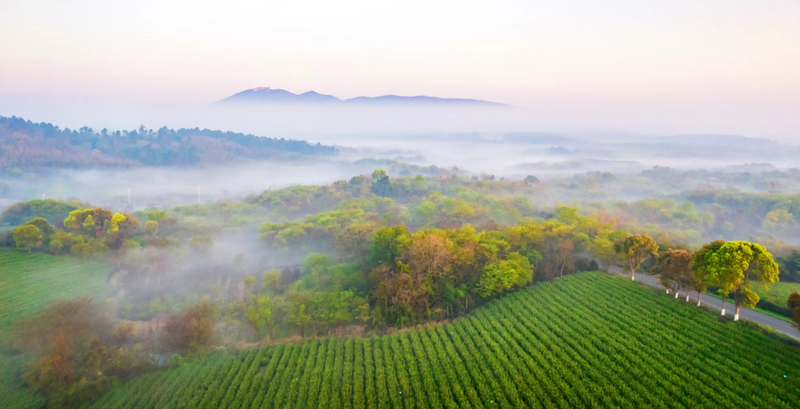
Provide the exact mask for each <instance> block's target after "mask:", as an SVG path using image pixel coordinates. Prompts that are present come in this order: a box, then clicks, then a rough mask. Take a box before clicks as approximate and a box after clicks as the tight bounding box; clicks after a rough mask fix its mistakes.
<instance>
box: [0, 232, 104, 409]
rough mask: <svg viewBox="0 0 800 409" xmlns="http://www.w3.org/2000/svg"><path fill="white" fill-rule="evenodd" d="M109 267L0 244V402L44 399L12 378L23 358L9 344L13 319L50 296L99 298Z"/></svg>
mask: <svg viewBox="0 0 800 409" xmlns="http://www.w3.org/2000/svg"><path fill="white" fill-rule="evenodd" d="M111 270H112V267H111V266H109V265H108V264H104V263H99V262H94V261H88V260H81V259H78V258H73V257H56V256H51V255H48V254H39V253H37V254H25V253H23V252H18V251H13V250H8V249H6V248H0V407H13V408H19V409H21V408H39V407H41V406H42V405H43V404H44V402H46V401H45V399H44V398H43V397H42V396H41V395H37V394H33V393H32V392H31V391H30V390H29V389H27V388H25V387H24V385H22V383H21V382H20V380H19V378H17V377H16V375H17V373H18V371H20V370H21V366H22V365H23V363H24V362H25V359H26V357H25V356H23V355H18V354H17V353H16V352H15V350H14V349H13V348H12V347H11V345H12V342H13V339H12V336H13V334H14V332H13V331H12V328H13V326H14V324H15V323H18V322H19V320H20V319H24V318H26V317H29V316H31V315H33V314H35V313H36V312H37V311H38V310H39V309H40V308H42V307H44V306H45V305H47V304H48V303H49V302H51V301H55V300H59V299H63V298H76V297H81V296H87V295H88V296H92V297H94V298H95V299H97V300H99V301H102V300H104V299H105V297H107V296H108V295H110V294H111V292H110V287H108V286H107V285H106V282H107V280H108V278H109V274H110V273H111ZM2 403H6V404H7V405H8V406H4V405H3V404H2Z"/></svg>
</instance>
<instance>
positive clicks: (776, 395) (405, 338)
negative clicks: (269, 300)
mask: <svg viewBox="0 0 800 409" xmlns="http://www.w3.org/2000/svg"><path fill="white" fill-rule="evenodd" d="M798 368H800V350H799V349H798V347H797V346H796V345H790V344H787V343H784V342H783V341H780V340H776V339H772V338H770V337H767V336H765V335H764V333H763V332H761V331H760V330H757V329H754V328H752V327H749V326H748V325H747V324H745V323H742V322H739V323H735V322H730V321H726V322H721V321H719V320H718V318H717V317H716V316H715V315H713V314H711V313H708V312H706V311H704V310H701V309H698V308H695V307H693V306H690V305H686V304H685V303H682V302H681V301H680V300H675V299H673V298H671V297H665V296H662V295H661V294H660V293H659V292H657V291H655V290H653V289H650V288H646V287H643V286H641V285H640V284H639V283H632V282H630V281H628V280H625V279H621V278H616V277H611V276H608V275H605V274H602V273H582V274H577V275H574V276H569V277H566V278H563V279H558V280H556V281H555V282H552V283H542V284H538V285H536V286H533V287H528V288H525V289H523V290H520V291H518V292H516V293H513V294H511V295H508V296H505V297H503V298H500V299H497V300H495V301H493V302H491V303H489V304H487V305H485V306H483V307H481V308H479V309H478V310H476V311H475V312H474V313H472V314H471V315H470V316H468V317H467V318H464V319H461V320H458V321H456V322H454V323H450V324H446V325H435V326H434V325H432V326H426V327H422V328H418V329H416V330H411V331H407V332H401V333H397V334H394V335H389V336H381V337H373V338H368V339H346V340H345V339H338V338H329V339H312V340H307V341H306V342H304V343H300V344H286V345H277V346H272V347H267V348H262V349H258V350H252V351H246V352H241V353H239V354H229V353H219V354H215V355H212V356H210V357H208V358H205V359H202V360H200V361H197V362H193V363H191V364H187V365H184V366H181V367H179V368H177V369H174V370H169V371H162V372H157V373H153V374H150V375H147V376H144V377H142V378H139V379H137V380H135V381H133V382H130V383H128V384H126V385H124V386H122V387H119V388H117V389H115V390H114V391H112V392H111V393H109V394H108V395H106V396H104V397H103V398H101V400H99V401H97V402H95V404H93V405H91V406H90V407H91V408H175V407H193V408H230V407H292V408H302V407H359V408H363V407H408V408H410V407H415V406H416V407H420V408H427V407H431V408H439V407H495V406H497V407H519V408H529V407H530V408H535V407H553V408H555V407H560V408H575V407H589V406H594V407H629V408H642V407H674V408H696V407H715V408H718V407H723V408H726V407H731V408H734V407H736V408H741V407H757V408H791V407H795V406H794V403H796V402H797V401H798V400H800V372H798Z"/></svg>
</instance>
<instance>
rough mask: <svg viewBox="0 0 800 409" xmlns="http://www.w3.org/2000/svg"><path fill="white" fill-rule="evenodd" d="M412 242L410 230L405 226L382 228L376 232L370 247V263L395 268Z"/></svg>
mask: <svg viewBox="0 0 800 409" xmlns="http://www.w3.org/2000/svg"><path fill="white" fill-rule="evenodd" d="M410 241H411V238H410V236H409V233H408V228H406V227H405V226H403V225H400V226H394V227H381V228H380V229H378V230H377V231H376V232H375V236H374V240H373V242H372V245H371V246H370V261H371V262H372V264H373V265H376V266H377V265H380V264H385V265H389V266H393V265H395V263H396V262H397V259H398V258H399V257H400V255H401V254H403V252H404V251H405V249H406V247H407V246H408V243H409V242H410Z"/></svg>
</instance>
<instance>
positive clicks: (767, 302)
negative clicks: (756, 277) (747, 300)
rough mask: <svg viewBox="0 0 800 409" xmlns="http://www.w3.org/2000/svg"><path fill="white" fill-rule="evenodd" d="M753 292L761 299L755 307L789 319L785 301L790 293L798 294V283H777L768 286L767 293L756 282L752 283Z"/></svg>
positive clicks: (799, 288) (799, 284) (799, 289)
mask: <svg viewBox="0 0 800 409" xmlns="http://www.w3.org/2000/svg"><path fill="white" fill-rule="evenodd" d="M753 290H754V291H755V292H756V293H758V295H759V296H760V297H761V300H760V301H759V302H758V304H757V305H756V307H759V308H763V309H765V310H769V311H773V312H777V313H780V314H783V315H785V316H787V317H791V312H790V311H789V309H788V308H786V301H787V300H788V299H789V294H791V293H792V291H798V292H800V283H782V282H777V283H775V284H773V285H771V286H769V290H768V291H765V290H764V287H763V286H762V285H761V283H758V282H756V283H753Z"/></svg>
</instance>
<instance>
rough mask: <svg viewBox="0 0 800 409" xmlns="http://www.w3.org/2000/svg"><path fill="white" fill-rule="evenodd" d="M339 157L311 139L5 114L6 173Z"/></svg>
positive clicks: (2, 149) (0, 161) (1, 149)
mask: <svg viewBox="0 0 800 409" xmlns="http://www.w3.org/2000/svg"><path fill="white" fill-rule="evenodd" d="M337 153H338V151H337V150H336V148H334V147H332V146H323V145H320V144H316V145H314V144H310V143H308V142H306V141H298V140H288V139H283V138H280V139H277V138H267V137H261V136H255V135H250V134H242V133H235V132H223V131H214V130H209V129H199V128H194V129H184V128H181V129H178V130H173V129H168V128H166V127H162V128H161V129H159V130H157V131H153V130H152V129H146V128H145V127H144V126H142V127H140V128H139V129H138V130H137V129H134V130H131V131H116V132H109V131H107V130H106V129H103V130H101V131H95V130H93V129H92V128H89V127H82V128H80V129H78V130H70V129H69V128H64V129H61V128H59V127H58V126H54V125H52V124H49V123H44V122H41V123H35V122H31V121H26V120H24V119H22V118H17V117H10V118H8V117H2V116H0V174H2V173H3V172H2V168H4V167H9V168H11V167H19V168H32V167H56V168H59V167H62V168H83V167H98V166H99V167H120V166H121V167H129V166H142V165H145V166H174V165H180V166H191V165H202V164H220V163H234V162H238V161H240V160H242V159H256V160H258V159H271V158H278V157H281V156H282V155H336V154H337ZM6 172H11V171H9V170H6ZM17 172H19V171H18V170H17Z"/></svg>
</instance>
